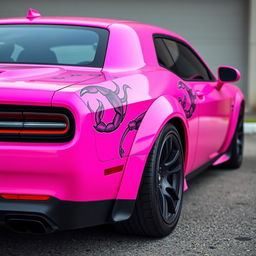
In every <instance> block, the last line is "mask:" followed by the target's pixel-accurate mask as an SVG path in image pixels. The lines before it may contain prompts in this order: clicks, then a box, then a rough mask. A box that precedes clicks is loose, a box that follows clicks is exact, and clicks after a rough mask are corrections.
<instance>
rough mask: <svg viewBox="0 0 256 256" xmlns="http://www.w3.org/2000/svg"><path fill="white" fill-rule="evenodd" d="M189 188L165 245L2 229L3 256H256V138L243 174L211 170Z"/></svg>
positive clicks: (83, 233) (101, 234) (99, 233)
mask: <svg viewBox="0 0 256 256" xmlns="http://www.w3.org/2000/svg"><path fill="white" fill-rule="evenodd" d="M188 185H189V190H188V191H187V192H185V195H184V202H183V209H182V215H181V218H180V221H179V223H178V226H177V228H176V229H175V231H174V232H173V233H172V234H171V235H170V236H168V237H166V238H164V239H157V240H155V239H148V238H143V237H137V236H125V235H120V234H118V233H116V232H115V231H113V230H112V228H111V226H103V227H94V228H88V229H82V230H76V231H67V232H62V233H55V234H50V235H25V234H17V233H12V232H10V231H8V230H5V229H0V256H5V255H10V256H14V255H24V256H25V255H26V256H32V255H38V256H39V255H53V256H54V255H71V256H78V255H104V256H106V255H112V256H113V255H122V256H123V255H147V256H148V255H158V256H159V255H178V256H181V255H188V256H192V255H205V256H206V255H213V256H225V255H228V256H232V255H234V256H242V255H246V256H251V255H254V256H256V135H255V134H254V135H247V136H246V143H245V157H244V163H243V166H242V167H241V168H240V169H238V170H232V171H227V170H222V169H209V170H206V171H205V172H203V173H201V174H200V175H198V176H197V177H196V178H194V179H193V180H191V181H190V182H189V184H188Z"/></svg>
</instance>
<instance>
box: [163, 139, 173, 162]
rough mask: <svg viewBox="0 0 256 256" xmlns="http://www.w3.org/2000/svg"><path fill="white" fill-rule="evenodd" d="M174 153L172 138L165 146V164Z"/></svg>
mask: <svg viewBox="0 0 256 256" xmlns="http://www.w3.org/2000/svg"><path fill="white" fill-rule="evenodd" d="M171 153H172V138H171V137H169V138H168V139H167V140H166V141H165V144H164V148H163V163H165V162H166V161H167V159H168V158H169V157H170V155H171Z"/></svg>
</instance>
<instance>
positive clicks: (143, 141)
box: [117, 96, 189, 200]
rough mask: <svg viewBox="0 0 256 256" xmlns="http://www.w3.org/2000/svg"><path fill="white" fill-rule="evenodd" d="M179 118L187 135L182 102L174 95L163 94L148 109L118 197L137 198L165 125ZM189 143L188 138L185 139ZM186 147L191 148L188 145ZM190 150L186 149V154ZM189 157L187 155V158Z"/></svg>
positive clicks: (126, 167) (135, 141)
mask: <svg viewBox="0 0 256 256" xmlns="http://www.w3.org/2000/svg"><path fill="white" fill-rule="evenodd" d="M172 118H179V119H180V120H181V122H182V124H183V126H184V130H185V134H186V135H185V136H186V137H187V131H188V123H187V120H186V117H185V115H184V111H183V109H182V107H181V105H180V103H179V102H178V101H177V100H176V99H175V98H174V97H172V96H161V97H159V98H158V99H156V100H155V101H154V102H153V103H152V105H151V106H150V107H149V109H148V110H147V112H146V114H145V116H144V118H143V121H142V123H141V125H140V128H139V130H138V132H137V134H136V137H135V139H134V142H133V145H132V148H131V151H130V156H129V158H128V159H127V163H126V166H125V170H124V173H123V177H122V181H121V184H120V188H119V191H118V194H117V199H132V200H134V199H136V198H137V193H138V189H139V186H140V182H141V177H142V174H143V170H144V168H145V164H146V161H147V158H148V155H149V153H150V151H151V149H152V147H153V144H154V142H155V141H156V139H157V137H158V135H159V133H160V132H161V130H162V129H163V127H164V126H165V125H166V124H167V123H168V122H169V121H170V120H171V119H172ZM185 141H186V143H189V141H188V139H187V138H186V139H185ZM186 148H189V147H188V145H186ZM187 154H188V152H187V151H186V155H187ZM186 158H187V157H185V159H186Z"/></svg>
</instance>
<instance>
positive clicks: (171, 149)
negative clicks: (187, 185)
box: [156, 133, 183, 222]
mask: <svg viewBox="0 0 256 256" xmlns="http://www.w3.org/2000/svg"><path fill="white" fill-rule="evenodd" d="M182 166H183V159H182V148H181V144H180V142H179V140H178V138H177V136H176V135H175V134H173V133H169V134H168V135H166V137H165V140H164V141H163V144H162V147H161V151H160V154H159V160H158V164H157V171H158V174H157V177H156V178H157V184H158V197H159V207H160V210H161V213H162V216H163V218H164V219H165V220H166V221H167V222H169V221H171V220H172V219H173V218H174V217H175V215H176V213H177V212H176V211H177V209H179V205H180V200H181V194H182V179H183V178H182V177H183V175H182V171H183V170H182Z"/></svg>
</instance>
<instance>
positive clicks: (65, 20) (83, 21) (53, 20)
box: [0, 16, 186, 41]
mask: <svg viewBox="0 0 256 256" xmlns="http://www.w3.org/2000/svg"><path fill="white" fill-rule="evenodd" d="M24 23H25V24H66V25H81V26H93V27H101V28H108V27H109V26H111V25H114V24H123V25H126V26H129V27H132V28H133V29H135V30H136V28H137V29H138V28H143V27H147V29H150V30H152V32H153V33H156V34H157V33H159V34H161V33H162V34H168V35H169V36H172V37H176V38H179V39H180V40H184V41H186V40H185V39H184V38H182V37H181V36H179V35H177V34H175V33H173V32H172V31H169V30H166V29H163V28H160V27H157V26H153V25H149V24H144V23H140V22H137V21H131V20H118V19H104V18H91V17H43V16H40V17H36V18H33V19H29V18H26V17H18V18H5V19H0V24H24Z"/></svg>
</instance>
